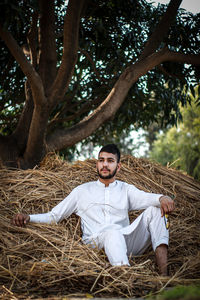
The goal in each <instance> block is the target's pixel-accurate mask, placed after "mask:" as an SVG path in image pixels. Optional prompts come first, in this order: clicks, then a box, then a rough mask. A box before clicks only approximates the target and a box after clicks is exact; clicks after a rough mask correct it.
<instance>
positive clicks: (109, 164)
mask: <svg viewBox="0 0 200 300" xmlns="http://www.w3.org/2000/svg"><path fill="white" fill-rule="evenodd" d="M119 169H120V164H119V163H117V156H116V155H115V154H112V153H107V152H100V153H99V157H98V161H97V172H98V175H99V177H100V178H101V179H112V178H113V177H114V176H115V174H116V173H117V172H118V171H119Z"/></svg>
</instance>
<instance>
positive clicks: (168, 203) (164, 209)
mask: <svg viewBox="0 0 200 300" xmlns="http://www.w3.org/2000/svg"><path fill="white" fill-rule="evenodd" d="M159 201H160V209H161V216H162V217H163V216H164V214H166V213H168V214H170V213H171V212H172V211H173V210H174V208H175V204H174V200H172V198H170V197H169V196H161V197H160V199H159Z"/></svg>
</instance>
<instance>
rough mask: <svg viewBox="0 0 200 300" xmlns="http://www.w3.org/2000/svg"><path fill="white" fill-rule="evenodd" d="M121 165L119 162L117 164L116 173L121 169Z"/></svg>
mask: <svg viewBox="0 0 200 300" xmlns="http://www.w3.org/2000/svg"><path fill="white" fill-rule="evenodd" d="M121 166H122V165H121V163H120V162H119V163H118V164H117V172H119V170H120V169H121Z"/></svg>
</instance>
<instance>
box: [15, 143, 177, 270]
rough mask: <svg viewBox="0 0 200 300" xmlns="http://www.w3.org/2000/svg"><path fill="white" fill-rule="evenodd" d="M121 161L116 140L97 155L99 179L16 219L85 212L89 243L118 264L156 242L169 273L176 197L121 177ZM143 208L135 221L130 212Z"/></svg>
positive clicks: (19, 221) (21, 221)
mask: <svg viewBox="0 0 200 300" xmlns="http://www.w3.org/2000/svg"><path fill="white" fill-rule="evenodd" d="M120 166H121V164H120V152H119V150H118V148H117V147H116V145H114V144H109V145H106V146H104V147H103V148H102V149H101V150H100V152H99V155H98V161H97V172H98V175H99V179H98V180H97V181H93V182H88V183H85V184H82V185H79V186H77V187H76V188H75V189H74V190H73V191H72V192H71V193H70V194H69V195H68V196H67V197H66V198H65V199H64V200H63V201H62V202H60V203H59V204H58V205H56V206H55V207H54V208H53V209H52V210H51V211H50V212H48V213H44V214H35V215H25V214H17V215H16V216H14V218H13V224H15V225H17V226H25V225H26V224H27V223H28V222H42V223H52V222H59V221H61V220H62V219H64V218H67V217H69V216H70V215H71V214H72V213H76V214H77V215H78V216H80V217H81V228H82V232H83V236H82V239H83V241H84V243H86V244H92V245H94V246H97V247H99V248H104V250H105V253H106V255H107V257H108V260H109V262H110V263H111V264H112V265H113V266H121V265H129V261H128V256H129V255H131V254H132V255H139V254H142V253H143V252H144V251H145V250H146V249H147V247H148V246H149V245H150V244H152V247H153V250H154V251H155V254H156V261H157V264H158V269H159V273H160V274H161V275H167V248H168V240H169V233H168V230H167V229H166V226H165V222H164V218H163V216H164V214H165V213H170V212H172V211H173V210H174V201H173V200H172V199H171V198H170V197H168V196H164V195H160V194H153V193H146V192H144V191H141V190H139V189H137V188H136V187H135V186H134V185H130V184H127V183H125V182H122V181H119V180H116V179H115V176H116V174H117V173H118V172H119V170H120ZM138 209H145V210H144V212H143V213H141V214H140V216H139V217H138V218H136V220H134V222H133V223H131V224H130V222H129V216H128V212H129V211H130V210H138Z"/></svg>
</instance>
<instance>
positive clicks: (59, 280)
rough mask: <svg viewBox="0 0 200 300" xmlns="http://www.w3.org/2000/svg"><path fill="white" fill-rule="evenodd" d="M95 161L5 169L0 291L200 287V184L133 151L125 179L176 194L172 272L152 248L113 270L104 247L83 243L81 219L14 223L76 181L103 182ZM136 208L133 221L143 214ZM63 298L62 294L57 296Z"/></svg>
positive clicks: (0, 201)
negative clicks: (163, 272)
mask: <svg viewBox="0 0 200 300" xmlns="http://www.w3.org/2000/svg"><path fill="white" fill-rule="evenodd" d="M96 178H97V175H96V162H95V160H86V161H83V162H81V161H77V162H75V163H74V164H70V163H68V162H66V161H62V160H60V159H59V158H58V157H56V156H55V155H49V156H47V157H46V158H45V159H44V161H43V162H42V164H41V166H40V167H39V168H35V169H33V170H26V171H22V170H8V169H6V168H3V167H2V168H1V169H0V230H1V234H0V252H1V255H0V295H1V297H2V298H3V299H30V298H31V299H33V298H40V299H41V298H45V297H54V298H53V299H63V296H66V297H79V296H80V297H86V296H88V297H92V296H93V297H138V296H140V297H141V296H145V295H147V294H149V293H150V292H151V293H154V292H157V291H160V290H162V289H164V288H165V287H169V286H174V285H177V284H184V285H188V284H195V285H198V284H200V280H199V278H200V235H199V228H200V226H199V225H200V183H199V182H197V181H195V180H194V179H192V178H191V177H189V176H187V175H185V174H183V173H181V172H178V171H176V170H173V169H170V168H167V167H163V166H161V165H158V164H153V163H151V162H149V161H148V160H145V159H137V158H134V157H131V156H124V157H123V158H122V169H121V171H120V173H119V175H118V179H120V180H123V181H126V182H128V183H132V184H134V185H136V186H137V187H138V188H140V189H143V190H145V191H148V192H154V193H163V194H167V195H170V196H171V195H174V197H175V203H176V210H175V211H174V213H173V214H172V215H171V216H170V247H169V274H170V276H169V277H166V278H164V277H160V276H159V275H158V273H157V269H156V266H155V260H154V253H153V251H152V249H151V248H150V249H148V251H147V252H146V253H145V254H144V255H141V256H139V257H133V258H131V259H130V262H131V266H130V267H117V268H116V267H112V266H110V265H109V263H108V261H107V258H106V256H105V254H104V252H103V251H102V250H98V249H92V248H90V247H89V246H86V245H84V244H83V243H82V242H81V231H80V220H79V219H78V217H76V216H74V215H72V216H71V217H70V218H69V219H67V220H64V221H62V222H61V223H59V224H57V225H46V224H42V225H41V224H40V225H39V224H29V225H28V226H27V227H26V228H17V227H14V226H13V225H12V224H11V222H10V220H11V218H12V216H13V215H14V214H15V213H17V212H24V213H28V214H29V213H41V212H47V211H49V210H50V209H51V208H52V207H53V206H55V205H56V204H57V203H58V202H60V201H61V200H62V199H63V198H64V197H66V195H67V194H69V193H70V191H71V190H72V189H73V188H74V187H76V186H77V185H79V184H81V183H84V182H87V181H91V180H96ZM138 214H139V212H138V211H136V212H132V213H131V214H130V219H134V218H135V217H136V216H138ZM55 297H57V298H55Z"/></svg>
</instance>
